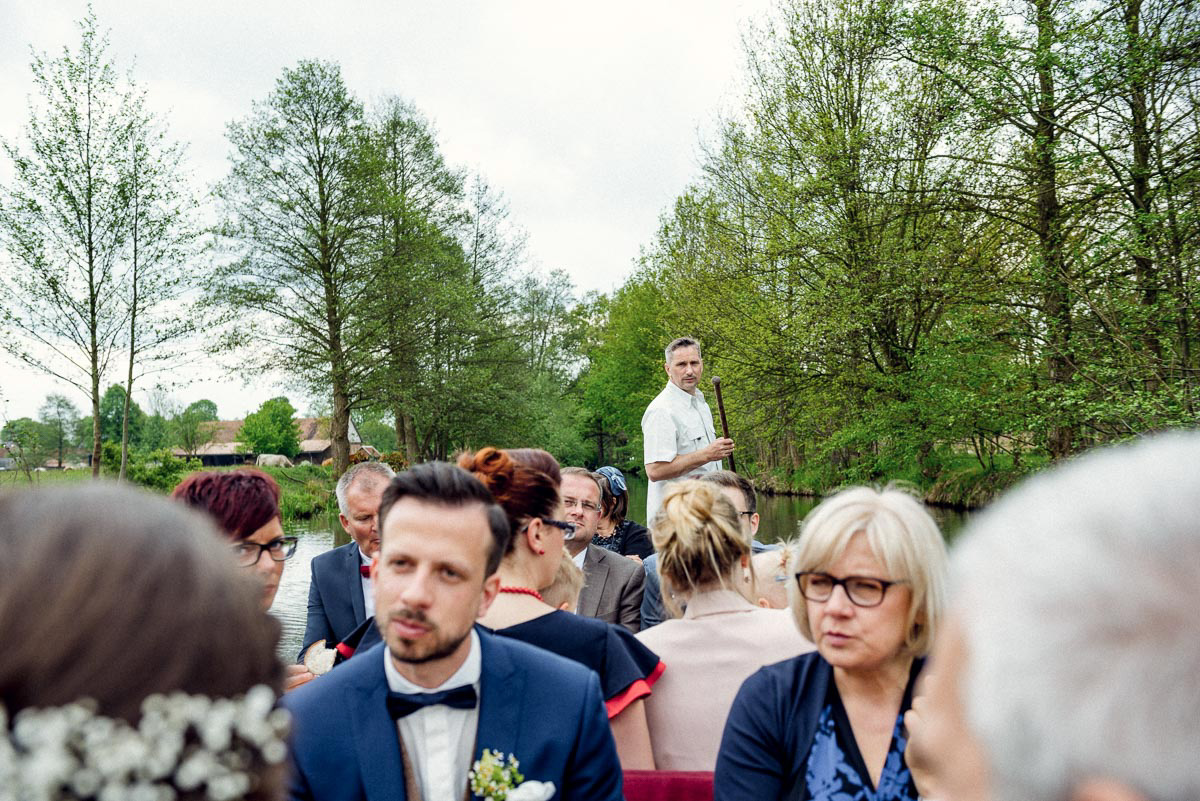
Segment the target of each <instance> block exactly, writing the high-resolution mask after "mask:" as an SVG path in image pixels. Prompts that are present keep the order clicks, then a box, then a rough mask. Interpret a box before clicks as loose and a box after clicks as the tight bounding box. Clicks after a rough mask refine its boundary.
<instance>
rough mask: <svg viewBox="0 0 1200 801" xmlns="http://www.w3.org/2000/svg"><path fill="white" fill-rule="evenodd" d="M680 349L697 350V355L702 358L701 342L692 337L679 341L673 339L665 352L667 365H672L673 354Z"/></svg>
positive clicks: (681, 338)
mask: <svg viewBox="0 0 1200 801" xmlns="http://www.w3.org/2000/svg"><path fill="white" fill-rule="evenodd" d="M680 348H695V349H696V355H697V356H700V343H699V342H697V341H696V340H694V339H692V338H691V337H679V339H672V340H671V344H669V345H667V348H666V350H664V351H663V359H665V360H666V362H667V364H670V363H671V354H672V353H674V352H675V351H677V350H679V349H680ZM701 358H703V356H701Z"/></svg>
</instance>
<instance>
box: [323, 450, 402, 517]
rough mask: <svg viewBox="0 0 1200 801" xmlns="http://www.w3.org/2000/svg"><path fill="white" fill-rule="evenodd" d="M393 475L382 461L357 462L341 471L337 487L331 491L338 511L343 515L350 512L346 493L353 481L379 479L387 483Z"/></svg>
mask: <svg viewBox="0 0 1200 801" xmlns="http://www.w3.org/2000/svg"><path fill="white" fill-rule="evenodd" d="M395 477H396V471H395V470H392V468H390V467H388V466H387V464H386V463H384V462H359V463H358V464H356V465H352V466H351V467H350V469H349V470H347V471H346V472H345V473H342V477H341V478H339V479H338V483H337V487H336V488H335V489H334V491H333V492H334V494H335V495H336V496H337V504H338V511H339V512H341V513H342V514H343V515H348V514H349V513H350V509H349V508H348V507H347V506H346V493H347V492H348V491H349V490H350V485H351V484H353V483H354V482H356V481H359V480H362V481H381V482H383V483H384V484H388V483H390V482H391V480H392V479H393V478H395Z"/></svg>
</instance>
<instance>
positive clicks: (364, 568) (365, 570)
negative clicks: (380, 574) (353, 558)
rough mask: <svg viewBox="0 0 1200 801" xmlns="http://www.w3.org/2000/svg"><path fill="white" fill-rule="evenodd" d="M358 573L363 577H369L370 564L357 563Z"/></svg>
mask: <svg viewBox="0 0 1200 801" xmlns="http://www.w3.org/2000/svg"><path fill="white" fill-rule="evenodd" d="M358 575H360V576H362V577H363V578H370V577H371V566H370V565H359V566H358Z"/></svg>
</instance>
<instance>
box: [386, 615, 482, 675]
mask: <svg viewBox="0 0 1200 801" xmlns="http://www.w3.org/2000/svg"><path fill="white" fill-rule="evenodd" d="M389 619H391V620H396V619H399V620H411V621H413V622H416V623H420V624H422V625H425V626H428V627H429V631H427V632H426V633H425V634H424V635H423V636H422V637H420V638H419V639H416V640H410V639H406V638H404V637H397V638H390V639H389V637H388V634H387V631H386V629H385V630H384V637H383V638H384V641H385V642H387V646H388V651H389V652H390V653H391V655H392V658H393V659H395V660H396V661H397V662H407V663H408V664H411V665H419V664H422V663H424V662H434V661H436V660H438V659H444V658H446V657H448V656H450V655H451V654H453V653H454V652H455V651H456V650H457V649H458V647H459V646H460V645H462V643H463V640H465V639H467V637H469V636H470V634H471V629H470V627H468V628H467V630H466V631H464V632H462V633H461V634H457V635H455V634H446V633H444V632H442V631H441V630H440V629H439V628H438V627H437V626H436V625H434V624H432V623H430V622H429V620H428V619H427V618H426V617H425V614H424V613H423V612H411V611H409V610H407V609H404V610H401V611H399V612H396V613H394V614H393V615H391V617H390V618H389Z"/></svg>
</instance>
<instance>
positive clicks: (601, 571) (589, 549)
mask: <svg viewBox="0 0 1200 801" xmlns="http://www.w3.org/2000/svg"><path fill="white" fill-rule="evenodd" d="M562 501H563V512H564V514H565V516H566V518H565V519H566V520H567V521H568V522H570V523H574V524H575V537H574V538H573V539H569V540H567V542H566V545H567V552H568V553H570V554H571V557H572V558H573V559H574V560H575V564H577V565H579V567H580V569H582V570H583V591H582V592H581V593H580V594H579V607H578V613H579V614H581V615H584V616H586V617H594V618H597V619H598V620H603V621H605V622H606V623H617V624H620V625H622V626H624V627H625V628H627V629H629V630H630V631H632V632H634V633H635V634H636V633H637V631H638V629H639V628H640V627H641V609H642V591H643V588H644V586H645V581H646V574H645V573H644V572H643V571H642V566H641V565H640V564H639V563H638V562H636V561H634V560H633V559H630V558H628V557H625V556H621V555H620V554H616V553H613V552H612V551H608V550H605V549H604V548H600V547H598V546H596V545H592V538H593V537H594V536H596V528H597V526H599V525H600V484H599V482H598V481H596V477H595V476H594V475H593V474H592V473H589V472H588V471H587V470H584V469H583V468H582V467H567V468H564V469H563V471H562Z"/></svg>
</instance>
